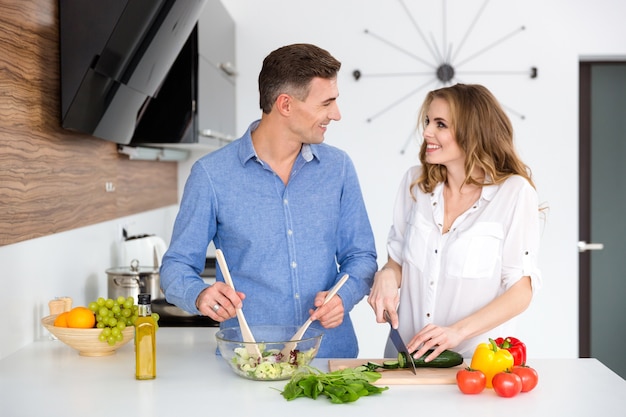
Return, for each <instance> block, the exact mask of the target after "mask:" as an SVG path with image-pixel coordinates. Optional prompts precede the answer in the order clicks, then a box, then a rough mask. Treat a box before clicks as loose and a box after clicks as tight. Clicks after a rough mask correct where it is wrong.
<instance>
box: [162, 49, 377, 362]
mask: <svg viewBox="0 0 626 417" xmlns="http://www.w3.org/2000/svg"><path fill="white" fill-rule="evenodd" d="M340 67H341V63H340V62H339V61H337V60H336V59H335V58H333V57H332V56H331V55H330V54H329V53H328V52H327V51H325V50H323V49H321V48H318V47H316V46H314V45H310V44H294V45H288V46H284V47H282V48H279V49H277V50H276V51H274V52H272V53H271V54H270V55H268V56H267V57H266V58H265V60H264V61H263V67H262V69H261V72H260V74H259V93H260V107H261V109H262V111H263V113H262V116H261V120H257V121H255V122H253V123H252V124H251V125H250V127H249V128H248V130H247V132H246V133H245V134H244V135H243V136H242V137H241V138H239V139H238V140H235V141H234V142H232V143H230V144H229V145H227V146H225V147H223V148H221V149H219V150H217V151H215V152H212V153H210V154H208V155H206V156H204V157H203V158H201V159H199V160H198V161H196V163H195V164H194V165H193V168H192V170H191V173H190V175H189V178H188V180H187V183H186V185H185V190H184V195H183V198H182V202H181V205H180V211H179V213H178V216H177V218H176V222H175V225H174V230H173V234H172V240H171V244H170V247H169V249H168V250H167V252H166V254H165V255H164V257H163V264H162V267H161V286H162V288H163V291H164V293H165V296H166V299H167V300H168V301H169V302H171V303H173V304H176V305H178V306H179V307H181V308H182V309H184V310H186V311H188V312H190V313H194V314H203V315H206V316H209V317H211V318H212V319H214V320H217V321H219V322H221V326H225V327H231V326H237V325H238V322H237V319H236V318H235V316H236V313H235V309H236V308H238V307H241V308H243V312H244V314H245V316H246V319H247V322H248V324H250V325H261V324H281V325H296V326H300V325H301V324H303V323H304V322H305V321H306V320H307V319H308V318H309V317H311V319H312V320H314V321H316V322H315V323H314V324H313V326H321V327H322V328H323V330H324V336H323V338H322V343H321V346H320V350H319V352H318V356H319V357H337V358H339V357H356V356H357V354H358V343H357V339H356V335H355V332H354V328H353V325H352V322H351V320H350V316H349V314H348V313H349V312H350V311H351V310H352V308H353V307H354V306H355V305H356V304H357V303H358V302H359V301H360V300H361V299H362V298H363V297H364V296H365V295H367V294H368V293H369V290H370V287H371V285H372V279H373V276H374V273H375V272H376V270H377V264H376V250H375V245H374V237H373V233H372V230H371V226H370V223H369V219H368V216H367V212H366V210H365V204H364V202H363V197H362V194H361V189H360V186H359V181H358V178H357V175H356V171H355V169H354V166H353V164H352V161H351V160H350V158H349V157H348V155H347V154H346V153H345V152H344V151H341V150H339V149H337V148H334V147H332V146H329V145H326V144H324V143H323V141H324V134H325V133H326V129H327V127H328V125H329V123H330V122H331V120H334V121H338V120H339V119H340V118H341V114H340V112H339V108H338V106H337V97H338V96H339V92H338V89H337V72H338V71H339V68H340ZM211 241H213V242H214V244H215V247H216V248H219V249H221V250H222V252H223V253H224V257H225V258H226V260H227V262H228V266H229V269H230V273H231V276H232V278H233V281H234V285H235V288H236V289H237V292H235V291H233V290H232V289H231V288H230V287H228V286H227V285H226V284H225V283H224V282H223V275H222V272H221V271H220V270H219V269H218V271H217V282H216V283H215V284H214V285H212V286H207V284H205V283H204V281H203V280H202V279H201V278H200V277H199V273H200V272H201V271H202V270H203V269H204V263H205V257H206V251H207V247H208V245H209V243H210V242H211ZM344 274H349V276H350V278H349V279H348V281H347V282H346V283H345V284H344V286H343V287H342V288H341V289H340V290H339V292H338V293H337V295H335V296H334V297H333V298H332V299H331V300H330V301H329V302H328V303H327V304H325V305H323V306H322V302H323V300H324V298H325V295H326V293H327V292H328V290H329V289H330V288H331V287H332V286H333V285H334V284H335V282H337V281H338V280H339V279H340V278H341V276H343V275H344Z"/></svg>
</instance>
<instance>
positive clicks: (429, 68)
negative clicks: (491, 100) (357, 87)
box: [352, 0, 538, 153]
mask: <svg viewBox="0 0 626 417" xmlns="http://www.w3.org/2000/svg"><path fill="white" fill-rule="evenodd" d="M398 2H399V3H400V5H401V8H402V11H403V13H405V14H406V17H407V18H408V20H409V21H410V23H411V25H412V26H413V28H414V29H415V32H416V33H417V38H418V39H419V40H420V42H418V44H416V45H415V47H414V50H413V49H412V48H407V47H405V46H401V45H399V44H398V43H397V42H394V41H392V40H389V39H388V38H387V37H385V36H384V35H382V34H378V33H375V32H373V31H371V30H369V29H365V30H364V33H365V34H366V35H367V36H369V37H372V38H374V39H376V40H377V41H379V42H381V43H383V44H384V45H385V46H386V47H388V48H391V49H393V50H395V51H396V52H398V53H400V54H403V55H405V56H408V57H410V58H411V59H412V60H414V61H416V62H417V64H416V67H418V68H419V70H414V69H413V68H411V69H409V70H408V71H403V72H385V73H368V72H366V71H362V70H361V69H355V70H354V71H353V72H352V76H353V77H354V79H355V80H356V81H359V80H361V79H363V78H367V77H409V76H411V77H421V78H422V80H421V81H420V82H419V83H412V84H411V89H410V90H409V92H408V93H407V92H405V93H403V94H402V95H401V96H400V97H398V98H397V99H396V100H394V101H392V102H391V103H388V104H387V105H385V106H384V107H382V108H380V109H378V110H377V111H375V112H373V114H372V115H371V116H369V117H367V119H366V121H367V122H368V123H370V122H372V121H374V120H375V119H377V118H378V117H380V116H382V115H383V114H385V113H387V112H388V111H390V110H392V109H393V108H395V107H396V106H398V105H400V104H401V103H403V102H405V101H407V100H409V99H410V98H412V97H414V96H415V95H417V94H418V93H419V92H420V91H423V90H425V89H426V88H427V87H429V89H434V88H439V87H442V86H446V85H452V84H456V83H471V82H472V77H473V76H476V75H488V76H491V75H493V76H502V75H503V76H523V77H530V78H531V79H534V78H537V75H538V70H537V67H530V68H527V69H521V70H498V69H497V68H483V69H480V70H476V69H475V68H474V69H471V68H469V69H466V66H467V64H469V63H472V64H474V65H475V64H476V61H480V59H481V57H482V56H484V54H486V53H487V52H489V51H491V50H492V49H494V48H496V47H498V46H500V45H502V44H504V43H506V42H507V41H508V40H509V39H511V38H513V37H515V36H517V35H519V34H520V33H522V32H524V30H526V28H525V27H524V26H519V27H517V28H514V29H513V30H510V31H508V32H506V33H503V34H499V35H498V34H496V36H495V37H494V39H492V40H491V41H489V42H486V44H484V45H481V46H480V47H478V48H477V47H476V45H473V47H472V48H474V49H471V48H469V47H468V45H467V42H466V41H467V40H468V39H470V38H471V36H472V34H473V33H474V30H475V28H476V27H477V25H478V24H480V23H481V16H483V12H484V11H485V9H486V7H487V5H488V3H489V0H485V1H484V2H483V3H482V5H481V6H480V7H479V8H478V10H477V11H476V12H475V14H474V16H471V19H466V18H467V17H469V16H463V22H462V23H460V25H466V26H467V28H466V29H465V32H464V34H463V35H462V36H461V38H460V39H454V41H455V42H451V41H449V40H448V36H449V35H448V2H447V0H441V6H442V11H441V25H440V27H438V29H440V31H441V33H440V36H435V35H434V34H433V33H432V32H430V33H429V37H427V36H426V34H425V31H424V30H423V28H422V24H421V23H422V22H420V21H418V19H416V18H415V17H414V15H413V13H412V12H411V10H410V9H409V7H408V6H407V1H406V0H398ZM433 20H434V19H433V18H432V16H428V15H426V16H425V17H422V21H425V22H427V23H432V21H433ZM501 104H502V106H503V107H504V108H505V110H506V111H507V112H509V113H511V114H512V115H514V116H516V117H519V118H520V119H522V120H523V119H524V118H525V116H524V115H523V114H522V113H521V112H519V111H516V110H514V109H512V108H511V107H509V106H507V105H505V104H504V103H501ZM413 136H414V135H413V134H411V135H409V137H408V138H407V141H406V142H405V144H404V146H403V147H402V149H401V153H404V152H405V150H406V148H407V146H408V144H409V143H410V141H411V139H412V138H413Z"/></svg>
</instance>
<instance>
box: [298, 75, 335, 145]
mask: <svg viewBox="0 0 626 417" xmlns="http://www.w3.org/2000/svg"><path fill="white" fill-rule="evenodd" d="M338 96H339V90H338V89H337V78H332V79H326V78H313V79H312V80H311V84H310V88H309V94H308V96H307V98H306V99H305V100H304V101H301V100H298V99H297V98H295V97H293V96H292V98H293V101H292V105H293V107H292V116H291V120H290V124H289V125H290V128H291V130H292V132H293V133H295V134H296V135H297V136H298V140H299V141H300V142H301V143H311V144H315V143H322V142H323V141H324V133H326V129H327V128H328V124H329V123H330V121H331V120H336V121H338V120H340V119H341V113H340V112H339V106H338V105H337V97H338Z"/></svg>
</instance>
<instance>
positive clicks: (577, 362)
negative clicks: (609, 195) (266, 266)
mask: <svg viewBox="0 0 626 417" xmlns="http://www.w3.org/2000/svg"><path fill="white" fill-rule="evenodd" d="M215 332H216V329H215V328H164V327H162V328H160V329H159V331H158V332H157V378H156V379H155V380H152V381H137V380H135V378H134V365H135V362H134V350H133V343H132V341H131V342H130V343H128V344H127V345H125V346H123V347H122V348H120V349H119V350H118V351H117V353H116V354H114V355H112V356H106V357H100V358H90V357H82V356H79V355H78V353H77V352H76V351H75V350H73V349H72V348H70V347H68V346H66V345H64V344H63V343H62V342H59V341H53V340H50V339H49V338H48V337H45V338H44V339H42V340H39V341H36V342H35V343H32V344H31V345H29V346H27V347H25V348H23V349H21V350H19V351H17V352H16V353H14V354H12V355H9V356H8V357H6V358H4V359H2V360H0V414H1V415H2V416H6V417H21V416H24V417H39V416H42V417H43V416H46V417H48V416H63V417H74V416H81V417H82V416H89V417H96V416H106V417H112V416H115V415H123V416H128V417H139V416H168V417H174V416H176V417H180V416H236V417H239V416H247V417H256V416H285V415H294V416H298V417H306V416H315V417H320V416H325V417H326V416H346V415H348V414H349V415H359V416H378V417H380V416H385V415H388V414H389V413H391V414H394V415H396V416H400V415H408V414H417V415H437V416H451V415H463V416H470V417H471V416H476V417H479V416H480V417H488V416H503V415H506V416H507V417H515V416H523V417H528V416H568V417H569V416H584V417H588V416H593V415H619V414H620V413H624V410H626V381H625V380H624V379H622V378H620V377H619V376H618V375H617V374H615V373H614V372H612V371H611V370H609V369H608V368H607V367H606V366H604V365H603V364H602V363H600V362H599V361H597V360H595V359H537V360H530V361H529V364H530V365H531V366H533V367H534V368H535V369H537V371H538V373H539V384H538V386H537V387H536V388H535V389H534V390H533V391H531V392H529V393H521V394H519V395H517V396H516V397H513V398H502V397H498V396H497V395H496V394H495V393H494V392H493V390H485V391H484V392H483V393H481V394H478V395H464V394H462V393H461V392H460V391H459V390H458V388H457V387H456V385H390V386H389V387H390V389H389V390H387V391H384V392H383V393H382V394H379V395H375V396H371V397H363V398H360V399H359V400H358V401H356V402H354V403H351V404H332V403H330V401H328V399H326V397H320V398H318V399H317V400H311V399H309V398H299V399H296V400H293V401H287V400H285V399H284V398H283V397H282V396H281V395H280V391H281V390H282V389H283V388H284V386H285V384H286V383H287V381H277V382H258V381H249V380H246V379H243V378H241V377H239V376H237V375H235V374H234V373H233V372H232V371H231V370H230V369H229V368H228V365H227V364H226V363H225V362H224V361H223V359H222V358H220V357H217V356H215V346H216V344H215V338H214V334H215ZM555 349H557V350H558V347H555ZM313 365H314V366H316V367H317V368H319V369H322V370H327V369H328V361H327V359H316V360H315V362H314V363H313ZM614 413H617V414H614Z"/></svg>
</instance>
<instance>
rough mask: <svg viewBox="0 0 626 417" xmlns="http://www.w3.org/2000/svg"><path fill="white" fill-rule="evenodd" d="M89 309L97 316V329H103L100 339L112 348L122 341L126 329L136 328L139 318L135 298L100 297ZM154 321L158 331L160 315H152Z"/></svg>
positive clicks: (89, 305)
mask: <svg viewBox="0 0 626 417" xmlns="http://www.w3.org/2000/svg"><path fill="white" fill-rule="evenodd" d="M88 307H89V310H91V311H93V313H94V314H95V315H96V327H97V328H98V329H102V332H101V333H100V335H99V336H98V339H100V341H101V342H106V343H108V344H109V345H111V346H113V345H115V344H116V343H117V342H121V341H122V339H123V338H124V335H123V333H122V332H123V331H124V329H126V327H128V326H134V325H135V320H137V317H139V306H137V305H136V304H135V299H134V298H133V297H123V296H119V297H117V298H116V299H115V300H113V299H112V298H108V299H105V298H103V297H98V299H97V300H96V301H92V302H90V303H89V304H88ZM152 319H153V320H154V323H155V324H156V328H157V329H158V328H159V325H158V321H159V315H158V313H152Z"/></svg>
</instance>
